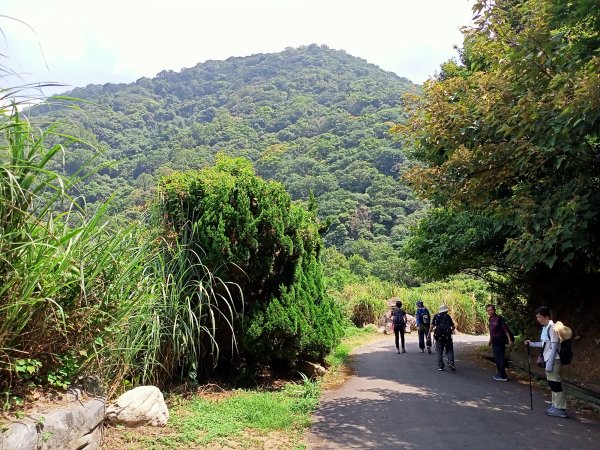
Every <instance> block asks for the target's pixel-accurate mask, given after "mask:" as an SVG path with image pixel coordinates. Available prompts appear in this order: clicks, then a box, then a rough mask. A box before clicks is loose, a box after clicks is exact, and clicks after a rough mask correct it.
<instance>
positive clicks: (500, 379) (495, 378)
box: [493, 375, 508, 381]
mask: <svg viewBox="0 0 600 450" xmlns="http://www.w3.org/2000/svg"><path fill="white" fill-rule="evenodd" d="M493 378H494V380H496V381H508V378H506V377H501V376H500V375H494V376H493Z"/></svg>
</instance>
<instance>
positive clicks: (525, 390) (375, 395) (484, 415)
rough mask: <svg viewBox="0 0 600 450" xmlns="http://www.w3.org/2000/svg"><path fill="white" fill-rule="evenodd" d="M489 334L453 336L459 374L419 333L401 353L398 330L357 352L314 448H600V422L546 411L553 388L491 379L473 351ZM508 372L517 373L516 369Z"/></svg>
mask: <svg viewBox="0 0 600 450" xmlns="http://www.w3.org/2000/svg"><path fill="white" fill-rule="evenodd" d="M486 342H487V337H476V336H468V335H455V336H454V353H455V361H456V369H457V370H456V372H451V371H450V370H448V368H447V367H446V369H445V371H443V372H439V371H438V370H437V356H436V354H435V351H434V352H433V354H431V355H429V354H427V353H421V352H420V350H419V348H418V345H417V341H416V334H415V333H412V334H410V335H407V345H406V351H407V353H402V354H396V350H395V348H394V344H393V336H391V337H387V339H385V340H381V341H377V342H375V343H373V344H370V345H368V346H366V347H363V348H361V349H359V350H358V351H357V352H355V353H353V355H352V367H353V369H354V371H355V374H354V375H353V376H352V377H351V378H350V380H349V381H347V382H346V383H345V384H344V385H343V386H342V387H340V388H338V389H335V390H331V391H327V392H325V393H324V395H323V397H322V399H321V402H320V405H319V408H318V410H317V411H316V413H315V417H314V419H315V421H314V423H313V425H312V426H311V428H310V429H309V433H308V436H307V443H308V448H309V449H314V450H316V449H353V448H360V449H417V448H427V449H543V450H548V449H563V450H567V449H569V450H570V449H596V450H598V449H600V421H598V420H597V419H596V418H595V417H590V416H586V415H583V414H580V413H577V412H576V411H572V410H568V411H567V412H568V414H569V418H567V419H560V418H554V417H548V416H546V415H545V414H544V410H545V409H546V408H548V407H549V405H548V403H546V401H548V400H549V398H550V396H549V394H548V393H547V388H546V389H542V388H538V387H535V386H534V389H533V410H531V409H530V396H529V383H528V382H526V381H518V380H516V379H515V378H512V379H511V380H510V381H508V382H498V381H494V380H493V379H492V376H493V375H494V373H495V366H494V365H493V364H491V363H489V364H488V363H482V362H481V361H477V359H476V358H475V357H474V356H473V355H474V349H475V348H476V347H477V346H480V345H482V344H485V343H486ZM508 373H509V377H510V376H511V374H510V371H509V372H508Z"/></svg>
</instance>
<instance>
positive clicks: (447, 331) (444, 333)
mask: <svg viewBox="0 0 600 450" xmlns="http://www.w3.org/2000/svg"><path fill="white" fill-rule="evenodd" d="M433 336H434V337H435V338H436V339H437V340H449V339H451V338H452V319H451V318H450V316H449V315H448V313H445V314H440V315H438V316H437V319H436V321H435V330H434V331H433Z"/></svg>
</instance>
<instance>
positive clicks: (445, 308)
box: [438, 305, 448, 313]
mask: <svg viewBox="0 0 600 450" xmlns="http://www.w3.org/2000/svg"><path fill="white" fill-rule="evenodd" d="M438 312H439V313H445V312H448V307H447V306H446V305H442V306H440V309H438Z"/></svg>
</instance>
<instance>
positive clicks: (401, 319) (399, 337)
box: [392, 300, 406, 353]
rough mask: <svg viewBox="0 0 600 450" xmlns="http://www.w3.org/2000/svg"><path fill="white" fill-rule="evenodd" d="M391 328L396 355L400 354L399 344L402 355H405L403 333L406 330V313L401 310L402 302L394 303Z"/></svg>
mask: <svg viewBox="0 0 600 450" xmlns="http://www.w3.org/2000/svg"><path fill="white" fill-rule="evenodd" d="M392 327H393V328H394V340H395V343H396V353H400V343H402V353H406V350H405V348H404V331H405V329H406V312H405V311H404V310H403V309H402V302H401V301H400V300H397V301H396V307H395V308H394V310H393V311H392ZM399 341H400V342H399Z"/></svg>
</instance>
